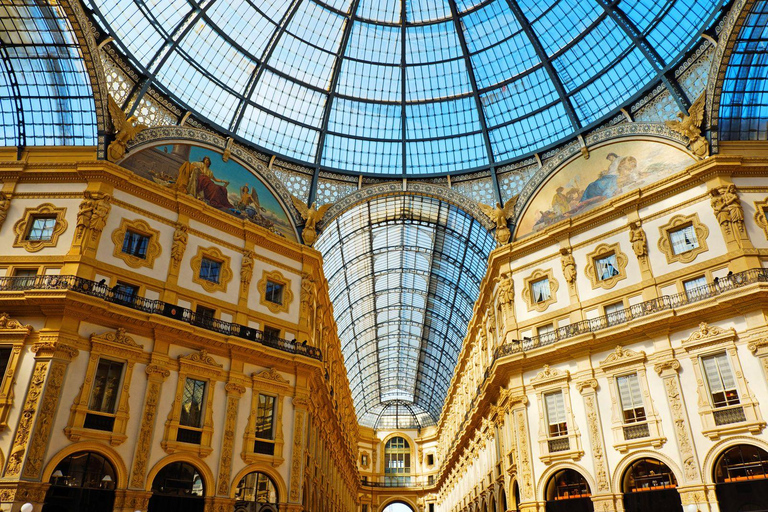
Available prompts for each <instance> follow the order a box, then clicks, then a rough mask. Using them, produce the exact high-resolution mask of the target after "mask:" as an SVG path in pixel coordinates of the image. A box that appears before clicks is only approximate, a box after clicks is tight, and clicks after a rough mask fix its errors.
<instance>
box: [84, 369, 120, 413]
mask: <svg viewBox="0 0 768 512" xmlns="http://www.w3.org/2000/svg"><path fill="white" fill-rule="evenodd" d="M122 377H123V363H118V362H115V361H110V360H109V359H100V360H99V366H98V367H97V368H96V375H95V376H94V377H93V388H91V401H90V402H89V404H88V409H89V410H91V411H94V412H103V413H107V414H114V413H115V408H116V407H117V398H118V396H119V395H120V379H121V378H122Z"/></svg>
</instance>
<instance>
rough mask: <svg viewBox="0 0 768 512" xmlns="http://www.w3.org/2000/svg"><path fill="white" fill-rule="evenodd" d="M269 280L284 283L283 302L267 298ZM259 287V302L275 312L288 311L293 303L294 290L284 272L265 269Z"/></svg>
mask: <svg viewBox="0 0 768 512" xmlns="http://www.w3.org/2000/svg"><path fill="white" fill-rule="evenodd" d="M267 281H272V282H273V283H277V284H281V285H283V301H282V302H281V303H277V302H272V301H268V300H267V298H266V297H267ZM258 289H259V304H261V305H262V306H266V307H267V308H269V310H270V311H271V312H272V313H274V314H277V313H281V312H283V313H288V310H289V309H290V306H291V303H292V302H293V292H292V291H291V281H290V279H287V278H286V277H285V276H284V275H283V274H281V273H280V272H278V271H277V270H274V271H271V272H270V271H267V270H265V271H264V272H263V273H262V274H261V279H260V280H259V283H258Z"/></svg>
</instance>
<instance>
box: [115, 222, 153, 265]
mask: <svg viewBox="0 0 768 512" xmlns="http://www.w3.org/2000/svg"><path fill="white" fill-rule="evenodd" d="M129 231H132V232H134V233H137V234H139V235H143V236H146V237H147V238H148V239H149V243H147V248H146V252H145V253H144V254H143V255H142V256H137V255H135V254H132V253H131V252H124V251H123V245H124V242H125V234H126V233H127V232H129ZM159 238H160V232H159V231H158V230H156V229H152V228H151V227H150V225H149V224H147V223H146V222H145V221H143V220H141V219H137V220H128V219H126V218H123V219H121V220H120V227H118V228H117V229H116V230H114V231H113V232H112V243H113V244H114V245H115V249H114V251H113V253H112V255H113V256H114V257H115V258H120V259H121V260H123V261H124V262H125V264H126V265H128V266H129V267H131V268H141V267H147V268H150V269H151V268H153V267H154V265H155V259H156V258H157V257H158V256H160V253H162V252H163V250H162V248H161V247H160V242H159V241H158V240H159Z"/></svg>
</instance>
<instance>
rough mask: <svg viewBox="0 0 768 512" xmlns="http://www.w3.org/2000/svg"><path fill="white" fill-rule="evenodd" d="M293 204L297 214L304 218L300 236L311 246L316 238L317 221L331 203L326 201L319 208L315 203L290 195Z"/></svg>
mask: <svg viewBox="0 0 768 512" xmlns="http://www.w3.org/2000/svg"><path fill="white" fill-rule="evenodd" d="M291 200H292V201H293V206H294V207H295V208H296V210H297V211H298V212H299V215H300V216H301V218H302V219H304V228H303V229H302V231H301V238H302V239H303V240H304V243H305V244H306V245H308V246H310V247H311V246H312V245H313V244H314V243H315V240H317V223H318V222H320V221H321V220H322V219H323V216H325V212H327V211H328V209H329V208H330V207H331V206H333V204H332V203H326V204H324V205H322V206H321V207H320V208H316V203H312V205H311V206H309V207H307V205H306V204H305V203H304V201H302V200H301V199H299V198H298V197H296V196H291Z"/></svg>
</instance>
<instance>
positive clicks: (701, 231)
mask: <svg viewBox="0 0 768 512" xmlns="http://www.w3.org/2000/svg"><path fill="white" fill-rule="evenodd" d="M689 225H690V226H693V230H694V231H695V232H696V241H697V243H698V245H699V246H698V247H696V248H694V249H691V250H690V251H686V252H681V253H680V254H675V253H674V251H673V249H672V242H671V238H670V233H671V232H673V231H676V230H678V229H682V228H684V227H686V226H689ZM708 236H709V229H708V228H707V226H705V225H704V224H702V223H701V221H700V220H699V214H698V213H692V214H691V215H675V216H674V217H672V218H671V219H669V222H667V223H666V224H664V225H663V226H659V243H658V246H659V250H660V251H661V252H663V253H664V255H665V256H666V257H667V264H671V263H674V262H678V263H690V262H692V261H693V260H695V259H696V256H698V255H699V254H701V253H703V252H706V251H707V250H708V247H707V237H708Z"/></svg>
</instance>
